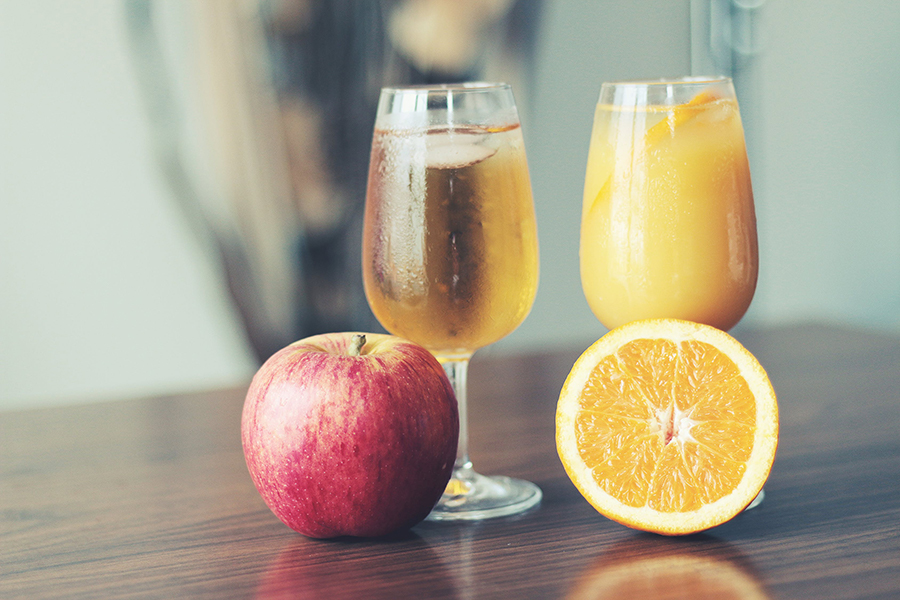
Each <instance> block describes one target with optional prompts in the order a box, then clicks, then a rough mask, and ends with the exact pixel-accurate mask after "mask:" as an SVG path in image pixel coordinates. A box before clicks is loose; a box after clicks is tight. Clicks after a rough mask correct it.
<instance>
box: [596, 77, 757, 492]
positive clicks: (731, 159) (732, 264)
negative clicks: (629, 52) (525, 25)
mask: <svg viewBox="0 0 900 600" xmlns="http://www.w3.org/2000/svg"><path fill="white" fill-rule="evenodd" d="M580 254H581V284H582V288H583V289H584V295H585V297H586V298H587V301H588V304H589V305H590V307H591V310H592V311H593V312H594V315H596V317H597V318H598V319H599V320H600V322H601V323H603V325H605V326H606V327H607V328H609V329H612V328H614V327H618V326H619V325H623V324H625V323H628V322H629V321H634V320H638V319H649V318H665V317H670V318H678V319H685V320H688V321H695V322H698V323H705V324H707V325H712V326H713V327H717V328H719V329H723V330H728V329H730V328H731V327H733V326H734V325H735V324H736V323H737V322H738V321H739V320H740V319H741V317H743V316H744V313H745V312H746V311H747V308H748V307H749V306H750V301H751V300H752V299H753V293H754V291H755V289H756V279H757V273H758V271H759V251H758V248H757V239H756V213H755V209H754V206H753V191H752V188H751V185H750V166H749V163H748V161H747V150H746V146H745V142H744V130H743V127H742V125H741V116H740V112H739V110H738V104H737V99H736V97H735V93H734V87H733V86H732V82H731V79H729V78H726V77H721V78H685V79H674V80H660V81H643V82H619V83H604V84H603V85H602V86H601V88H600V99H599V102H598V103H597V109H596V112H595V114H594V128H593V132H592V134H591V145H590V150H589V153H588V165H587V174H586V176H585V184H584V204H583V208H582V216H581V251H580ZM763 495H764V494H763V492H760V494H759V495H758V496H757V498H756V499H755V500H754V501H753V502H752V503H751V504H750V506H749V507H748V508H752V507H754V506H756V505H757V504H758V503H759V502H761V501H762V498H763Z"/></svg>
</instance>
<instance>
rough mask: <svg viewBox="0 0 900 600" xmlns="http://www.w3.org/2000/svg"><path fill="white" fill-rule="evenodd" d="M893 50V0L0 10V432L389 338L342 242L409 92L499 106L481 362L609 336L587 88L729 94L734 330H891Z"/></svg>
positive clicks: (299, 3) (485, 1)
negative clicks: (741, 146) (502, 313)
mask: <svg viewBox="0 0 900 600" xmlns="http://www.w3.org/2000/svg"><path fill="white" fill-rule="evenodd" d="M898 31H900V9H898V7H897V5H896V2H895V0H870V1H868V2H865V3H848V2H843V1H841V0H792V1H791V2H785V1H778V0H768V1H766V0H637V1H635V2H596V1H594V0H382V1H375V0H372V1H370V2H363V1H355V0H78V1H71V0H30V1H29V2H21V1H18V0H0V410H4V409H14V408H24V407H40V406H47V405H51V404H60V403H71V402H83V401H88V400H107V399H115V398H125V397H136V396H147V395H159V394H167V393H177V392H183V391H191V390H199V389H209V388H215V387H224V386H231V385H241V384H244V383H246V382H247V381H248V380H249V378H250V377H251V376H252V374H253V372H254V371H255V370H256V368H257V367H258V366H259V364H260V363H261V361H262V360H264V359H265V358H266V357H268V356H269V355H270V354H271V353H272V352H274V351H275V350H277V349H278V348H280V347H282V346H284V345H286V344H288V343H290V342H291V341H294V340H296V339H299V338H301V337H305V336H306V335H310V334H313V333H320V332H325V331H338V330H351V329H353V330H372V331H379V330H381V329H380V327H379V325H378V324H377V322H375V321H374V319H373V317H372V316H371V313H370V312H369V309H368V307H367V306H366V302H365V298H364V296H363V294H362V279H361V274H360V265H359V253H360V248H359V245H360V236H361V220H360V219H361V211H362V206H363V201H364V195H365V182H366V170H367V166H368V153H369V143H370V141H371V135H372V123H373V119H374V112H375V104H376V102H377V98H378V91H379V89H380V87H381V86H382V85H396V84H403V83H426V82H447V81H459V80H471V79H490V80H504V81H508V82H510V83H511V84H512V85H513V89H514V92H515V94H516V98H517V101H518V104H519V109H520V116H521V120H522V126H523V131H524V134H525V140H526V145H527V150H528V157H529V165H530V169H531V177H532V185H533V189H534V197H535V205H536V211H537V218H538V228H539V237H540V244H541V283H540V287H539V290H538V296H537V300H536V302H535V305H534V309H533V310H532V312H531V314H530V316H529V317H528V319H527V320H526V321H525V323H524V324H523V325H522V326H521V327H520V328H519V329H518V330H516V331H515V332H514V333H513V334H512V335H510V336H509V337H508V338H506V339H505V340H503V341H501V342H499V343H498V344H496V345H495V346H492V347H490V348H487V349H485V350H482V351H480V352H479V353H478V354H476V357H475V360H478V357H479V356H484V355H489V354H495V355H496V354H501V353H508V352H530V351H539V350H543V349H551V348H556V347H566V348H572V347H587V345H589V344H590V343H591V342H593V341H594V340H595V339H596V338H598V337H600V335H602V334H603V333H604V329H603V328H602V326H601V325H600V324H599V323H598V322H597V321H596V319H595V318H594V317H593V315H592V314H591V312H590V310H589V309H588V307H587V303H586V301H585V300H584V298H583V296H582V292H581V285H580V281H579V276H578V230H579V219H580V211H581V194H582V185H583V177H584V168H585V164H586V159H587V148H588V142H589V138H590V129H591V121H592V118H593V109H594V104H595V102H596V98H597V94H598V92H599V89H600V84H601V82H603V81H605V80H612V79H634V78H656V77H665V76H680V75H686V74H691V73H693V74H705V75H711V74H725V75H731V76H733V77H734V79H735V87H736V89H737V92H738V97H739V101H740V103H741V110H742V115H743V119H744V126H745V129H746V133H747V141H748V147H749V152H750V161H751V169H752V174H753V184H754V191H755V196H756V206H757V216H758V225H759V236H760V248H761V269H760V280H759V286H758V288H757V293H756V297H755V299H754V302H753V305H752V307H751V309H750V312H749V313H748V314H747V316H746V317H745V318H744V320H743V321H742V323H741V324H740V325H739V326H738V328H737V329H736V330H735V334H736V335H737V336H738V337H740V332H741V330H742V329H745V328H760V327H769V326H776V325H779V324H784V323H796V322H809V321H817V322H830V323H836V324H840V325H845V326H854V327H865V328H873V329H880V330H884V331H888V332H893V333H897V332H900V111H897V110H896V109H895V108H894V104H895V103H896V102H895V101H896V99H897V98H898V97H900V60H898V57H900V35H898V34H897V32H898ZM560 383H561V382H560ZM548 401H552V400H548Z"/></svg>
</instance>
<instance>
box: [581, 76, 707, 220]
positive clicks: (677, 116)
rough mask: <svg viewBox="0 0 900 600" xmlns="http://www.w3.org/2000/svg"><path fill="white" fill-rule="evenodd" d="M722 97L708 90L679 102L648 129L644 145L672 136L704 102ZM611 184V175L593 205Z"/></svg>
mask: <svg viewBox="0 0 900 600" xmlns="http://www.w3.org/2000/svg"><path fill="white" fill-rule="evenodd" d="M720 98H721V96H720V95H719V94H717V93H716V92H714V91H711V90H706V91H703V92H700V93H699V94H697V95H696V96H694V97H693V98H691V100H690V102H686V103H684V104H679V105H678V106H676V107H675V108H673V109H672V110H671V111H669V113H668V114H667V115H666V118H665V119H663V120H662V121H660V122H658V123H656V124H655V125H654V126H653V127H651V128H650V129H648V130H647V132H646V133H645V134H644V147H646V148H653V147H654V146H656V145H658V144H659V143H660V142H662V141H663V140H664V139H665V138H667V137H672V136H673V135H674V133H675V131H676V130H677V129H676V128H680V127H681V126H682V125H683V124H684V123H686V122H687V121H690V120H691V119H692V118H694V116H696V115H698V114H699V113H700V112H701V111H702V110H703V107H702V105H703V104H708V103H710V102H714V101H716V100H718V99H720ZM611 184H612V178H611V177H610V178H608V179H607V180H606V182H605V183H604V184H603V186H602V187H601V188H600V191H598V192H597V195H596V196H594V202H593V203H592V204H591V207H595V206H598V205H599V204H600V203H601V202H604V201H605V199H606V197H607V196H609V191H610V186H611Z"/></svg>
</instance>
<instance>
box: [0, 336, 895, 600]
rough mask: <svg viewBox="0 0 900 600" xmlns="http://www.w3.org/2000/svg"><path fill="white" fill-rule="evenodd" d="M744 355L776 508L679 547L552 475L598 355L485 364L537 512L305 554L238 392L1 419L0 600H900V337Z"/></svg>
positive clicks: (476, 365)
mask: <svg viewBox="0 0 900 600" xmlns="http://www.w3.org/2000/svg"><path fill="white" fill-rule="evenodd" d="M737 337H738V338H739V339H741V341H743V342H744V343H745V345H746V346H747V347H748V348H749V349H750V350H751V351H752V352H754V353H755V354H756V355H757V357H758V358H759V359H760V362H762V364H763V365H764V366H765V367H766V369H767V370H768V372H769V374H770V376H771V378H772V381H773V383H774V386H775V389H776V392H777V393H778V396H779V403H780V410H781V440H780V445H779V451H778V456H777V458H776V462H775V466H774V468H773V471H772V475H771V477H770V478H769V481H768V482H767V483H766V493H767V496H766V500H765V502H763V504H762V505H761V506H760V507H758V508H756V509H753V510H751V511H748V512H745V513H743V514H741V515H739V516H738V517H736V518H735V519H733V520H732V521H730V522H728V523H726V524H724V525H721V526H719V527H717V528H715V529H712V530H710V531H707V532H705V533H704V534H701V535H695V536H688V537H684V538H665V537H660V536H656V535H652V534H645V533H641V532H637V531H633V530H630V529H627V528H624V527H622V526H620V525H618V524H616V523H613V522H611V521H609V520H607V519H605V518H604V517H602V516H600V515H599V514H597V513H596V512H595V511H594V509H593V508H591V507H590V505H588V504H587V502H586V501H584V500H583V499H582V498H581V496H580V495H579V494H578V492H577V491H576V490H575V488H574V486H573V485H572V484H571V483H570V482H569V480H568V479H567V477H566V475H565V472H564V471H563V469H562V466H561V465H560V463H559V460H558V458H557V456H556V449H555V443H554V411H555V405H556V399H557V396H558V393H559V390H560V388H561V387H562V383H563V380H564V379H565V376H566V374H567V373H568V370H569V368H570V367H571V365H572V363H573V362H574V361H575V359H576V358H577V356H578V354H579V353H580V351H581V350H583V348H573V349H571V350H569V351H559V352H553V353H544V354H528V355H522V356H515V357H504V358H490V355H489V353H485V354H487V356H485V357H483V358H481V357H479V356H478V355H476V357H475V359H474V361H473V363H472V369H471V375H470V387H471V391H470V419H471V450H472V457H473V459H474V461H475V465H476V468H478V469H479V470H480V471H482V472H484V473H488V474H490V473H502V474H507V475H514V476H519V477H524V478H527V479H530V480H532V481H534V482H536V483H537V484H538V485H540V486H541V488H542V489H543V491H544V500H543V503H542V504H541V506H540V507H538V508H537V509H535V510H533V511H531V512H529V513H527V514H524V515H520V516H517V517H509V518H502V519H495V520H489V521H484V522H481V523H474V524H439V523H430V522H425V523H422V524H420V525H419V526H417V527H415V528H414V529H413V530H411V531H409V532H406V533H404V534H401V535H398V536H395V537H392V538H390V539H377V540H355V539H338V540H330V541H322V540H318V541H317V540H311V539H306V538H304V537H302V536H300V535H299V534H296V533H294V532H293V531H291V530H289V529H288V528H286V527H285V526H284V525H282V524H281V523H280V522H279V521H278V520H277V519H276V518H275V517H274V516H273V515H272V514H271V513H270V512H269V511H268V509H267V508H266V506H265V505H264V504H263V502H262V500H261V498H260V497H259V495H258V494H257V492H256V490H255V489H254V488H253V484H252V483H251V481H250V477H249V475H248V474H247V471H246V467H245V465H244V461H243V455H242V453H241V447H240V413H241V407H242V404H243V395H244V391H245V389H236V390H226V391H215V392H209V393H198V394H186V395H180V396H172V397H164V398H150V399H140V400H122V401H117V402H105V403H98V404H90V405H85V406H78V407H65V408H53V409H42V410H32V411H22V412H7V413H0V598H4V599H9V598H28V599H37V598H328V599H330V600H334V599H338V598H414V599H425V598H762V599H767V598H772V599H774V598H816V599H829V598H834V599H852V598H900V339H897V338H894V337H890V336H886V335H882V334H876V333H871V332H865V331H860V330H853V329H843V328H836V327H831V326H818V325H809V326H797V327H790V328H779V329H772V330H762V331H746V332H741V333H739V334H737Z"/></svg>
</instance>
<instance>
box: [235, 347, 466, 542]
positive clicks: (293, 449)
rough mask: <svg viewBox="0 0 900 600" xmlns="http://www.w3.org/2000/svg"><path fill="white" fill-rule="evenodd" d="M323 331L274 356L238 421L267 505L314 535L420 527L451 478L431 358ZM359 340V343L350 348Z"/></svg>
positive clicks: (452, 412) (450, 422)
mask: <svg viewBox="0 0 900 600" xmlns="http://www.w3.org/2000/svg"><path fill="white" fill-rule="evenodd" d="M354 335H356V336H359V335H362V334H355V333H335V334H324V335H318V336H313V337H310V338H306V339H304V340H300V341H298V342H295V343H294V344H291V345H290V346H287V347H286V348H283V349H282V350H280V351H278V352H276V353H275V354H274V355H272V357H271V358H269V360H267V361H266V362H265V363H264V364H263V366H262V367H261V368H260V369H259V371H258V372H257V373H256V375H255V376H254V377H253V380H252V382H251V384H250V388H249V390H248V392H247V398H246V401H245V403H244V410H243V415H242V419H241V440H242V444H243V450H244V457H245V459H246V462H247V468H248V470H249V471H250V476H251V478H252V479H253V483H254V485H255V486H256V489H257V490H258V491H259V493H260V495H261V496H262V498H263V500H264V501H265V503H266V505H267V506H268V507H269V508H270V509H271V510H272V512H273V513H275V515H276V516H277V517H278V518H279V519H281V521H282V522H284V523H285V524H286V525H287V526H288V527H290V528H291V529H294V530H296V531H298V532H300V533H302V534H304V535H306V536H309V537H313V538H329V537H337V536H343V535H348V536H358V537H376V536H382V535H387V534H389V533H392V532H394V531H397V530H401V529H405V528H409V527H412V526H413V525H415V524H416V523H418V522H420V521H422V520H423V519H424V518H425V517H426V516H427V515H428V513H429V512H430V511H431V509H432V508H433V507H434V505H435V503H436V502H437V501H438V499H439V498H440V496H441V494H442V493H443V491H444V489H445V487H446V485H447V482H448V481H449V479H450V475H451V473H452V470H453V463H454V461H455V459H456V447H457V442H458V437H459V414H458V409H457V405H456V399H455V397H454V395H453V389H452V387H451V385H450V382H449V380H448V379H447V376H446V374H445V373H444V370H443V368H442V367H441V365H440V364H439V363H438V361H437V359H435V358H434V356H432V354H431V353H430V352H428V351H427V350H425V349H424V348H422V347H421V346H418V345H416V344H413V343H412V342H408V341H406V340H403V339H401V338H397V337H394V336H388V335H381V334H364V335H365V345H364V346H363V347H362V349H361V351H360V352H359V354H358V355H355V356H354V355H353V352H354V351H353V347H354V338H353V336H354ZM358 341H359V338H357V343H356V345H357V347H358Z"/></svg>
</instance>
